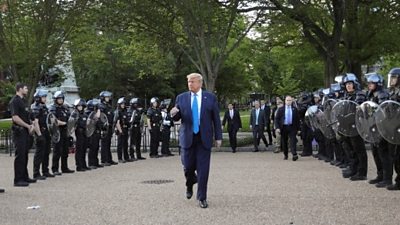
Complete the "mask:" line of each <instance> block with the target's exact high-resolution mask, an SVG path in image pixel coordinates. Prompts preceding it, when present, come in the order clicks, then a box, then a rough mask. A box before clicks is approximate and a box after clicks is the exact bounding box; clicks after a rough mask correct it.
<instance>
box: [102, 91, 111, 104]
mask: <svg viewBox="0 0 400 225" xmlns="http://www.w3.org/2000/svg"><path fill="white" fill-rule="evenodd" d="M99 97H100V100H101V101H102V102H111V99H112V93H111V92H109V91H102V92H100V94H99ZM107 99H108V101H107Z"/></svg>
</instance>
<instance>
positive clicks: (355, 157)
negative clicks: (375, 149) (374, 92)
mask: <svg viewBox="0 0 400 225" xmlns="http://www.w3.org/2000/svg"><path fill="white" fill-rule="evenodd" d="M343 85H344V87H345V93H344V97H343V99H345V100H351V101H355V102H356V103H358V104H361V103H363V102H364V101H365V97H366V96H365V93H364V92H363V91H361V87H360V83H359V82H358V79H357V77H356V76H355V75H354V74H351V73H348V74H346V75H345V76H344V77H343ZM343 145H344V146H343V148H344V149H345V151H346V152H347V154H348V157H349V160H350V168H349V169H346V170H344V171H343V177H344V178H349V177H350V180H352V181H358V180H366V179H367V170H368V157H367V150H366V148H365V144H364V140H363V139H362V138H361V136H360V135H357V136H355V137H343Z"/></svg>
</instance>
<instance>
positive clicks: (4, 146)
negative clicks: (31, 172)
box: [0, 130, 14, 156]
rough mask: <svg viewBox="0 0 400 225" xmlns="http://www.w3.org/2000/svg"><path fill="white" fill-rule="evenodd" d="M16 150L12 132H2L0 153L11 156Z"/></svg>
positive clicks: (0, 132)
mask: <svg viewBox="0 0 400 225" xmlns="http://www.w3.org/2000/svg"><path fill="white" fill-rule="evenodd" d="M13 150H14V144H13V142H12V135H11V130H0V152H3V153H9V154H10V156H11V155H12V152H13Z"/></svg>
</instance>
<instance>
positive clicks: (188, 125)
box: [173, 90, 222, 149]
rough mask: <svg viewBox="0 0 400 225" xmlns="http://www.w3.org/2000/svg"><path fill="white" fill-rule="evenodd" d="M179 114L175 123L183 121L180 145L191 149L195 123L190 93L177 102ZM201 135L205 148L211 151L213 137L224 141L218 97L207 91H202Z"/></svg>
mask: <svg viewBox="0 0 400 225" xmlns="http://www.w3.org/2000/svg"><path fill="white" fill-rule="evenodd" d="M175 102H176V103H175V105H176V107H177V108H178V109H179V112H178V113H177V114H176V115H175V116H174V117H173V119H174V120H175V121H177V120H181V127H180V129H179V145H180V146H181V147H182V148H190V146H191V145H192V141H193V122H192V107H191V96H190V91H187V92H184V93H182V94H180V95H178V97H176V101H175ZM200 107H201V108H200V134H201V141H202V144H203V146H204V147H205V148H207V149H211V147H212V144H213V135H214V139H215V140H222V129H221V119H220V117H219V108H218V101H217V97H216V96H215V95H214V94H212V93H210V92H207V91H204V90H203V91H202V99H201V106H200Z"/></svg>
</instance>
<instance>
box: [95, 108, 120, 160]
mask: <svg viewBox="0 0 400 225" xmlns="http://www.w3.org/2000/svg"><path fill="white" fill-rule="evenodd" d="M99 108H100V110H101V112H103V113H104V114H106V116H107V119H108V129H107V132H106V133H105V134H104V135H103V137H102V139H101V162H102V163H110V164H116V163H115V162H114V161H113V160H112V154H111V139H112V135H113V129H112V127H113V121H114V112H113V110H112V107H111V105H110V104H108V103H106V102H105V101H103V102H101V103H100V106H99Z"/></svg>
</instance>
